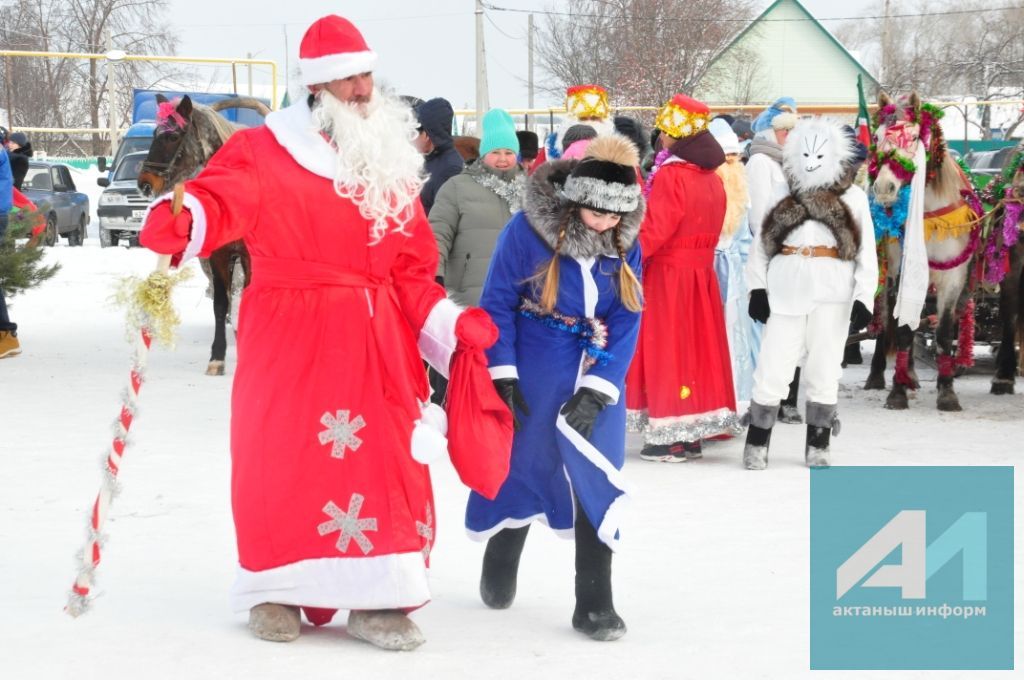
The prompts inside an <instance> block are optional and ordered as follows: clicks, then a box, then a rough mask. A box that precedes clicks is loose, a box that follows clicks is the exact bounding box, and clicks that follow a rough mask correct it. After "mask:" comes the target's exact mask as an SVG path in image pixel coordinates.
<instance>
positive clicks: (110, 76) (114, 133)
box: [105, 32, 121, 158]
mask: <svg viewBox="0 0 1024 680" xmlns="http://www.w3.org/2000/svg"><path fill="white" fill-rule="evenodd" d="M105 38H106V41H105V42H106V45H107V122H108V123H109V124H110V156H111V158H113V156H114V154H115V153H117V145H118V142H119V141H120V140H119V139H118V136H119V135H120V133H121V129H120V127H119V126H118V124H117V82H116V81H117V78H116V77H115V76H116V75H117V74H116V72H115V69H114V66H115V62H116V61H117V57H118V53H115V52H114V41H113V39H112V38H111V37H110V33H109V32H108V33H107V34H106V36H105Z"/></svg>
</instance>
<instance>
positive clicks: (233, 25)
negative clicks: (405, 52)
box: [174, 12, 473, 28]
mask: <svg viewBox="0 0 1024 680" xmlns="http://www.w3.org/2000/svg"><path fill="white" fill-rule="evenodd" d="M472 14H473V13H472V12H446V13H440V14H415V15H407V16H397V17H373V18H366V19H358V18H353V19H352V20H351V21H352V22H353V23H361V24H364V23H373V22H375V21H407V20H414V19H438V18H443V17H464V16H470V15H472ZM281 26H309V22H308V21H274V22H267V23H251V24H240V23H231V24H178V23H176V24H174V27H175V28H265V27H273V28H279V27H281Z"/></svg>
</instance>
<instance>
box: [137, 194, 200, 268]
mask: <svg viewBox="0 0 1024 680" xmlns="http://www.w3.org/2000/svg"><path fill="white" fill-rule="evenodd" d="M191 231H192V213H191V212H190V211H189V210H188V208H182V209H181V212H180V213H178V214H177V215H175V214H173V213H172V212H171V202H170V201H164V202H163V203H158V204H157V205H155V206H153V209H152V210H150V211H149V216H148V217H147V218H146V223H145V224H144V225H142V233H140V234H139V243H141V244H142V245H144V246H145V247H147V248H149V249H150V250H152V251H153V252H154V253H160V254H162V255H174V256H175V257H174V258H172V260H171V265H172V266H176V265H177V264H178V262H180V261H181V254H182V253H183V252H184V251H185V247H186V246H188V237H189V234H190V233H191Z"/></svg>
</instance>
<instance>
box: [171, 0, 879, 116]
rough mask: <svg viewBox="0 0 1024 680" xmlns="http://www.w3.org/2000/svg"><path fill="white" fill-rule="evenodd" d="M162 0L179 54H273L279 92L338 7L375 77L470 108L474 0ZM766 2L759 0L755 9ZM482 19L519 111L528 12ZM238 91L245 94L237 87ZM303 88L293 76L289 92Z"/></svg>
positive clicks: (828, 9) (518, 2)
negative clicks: (303, 45)
mask: <svg viewBox="0 0 1024 680" xmlns="http://www.w3.org/2000/svg"><path fill="white" fill-rule="evenodd" d="M168 4H169V6H170V12H169V15H170V16H171V17H172V26H173V27H174V28H175V29H176V31H177V33H178V35H179V37H180V39H181V43H180V46H179V49H178V53H179V54H180V55H183V56H192V57H244V56H245V55H246V54H247V53H250V52H251V53H253V55H254V58H257V59H270V60H274V61H276V62H277V63H278V67H279V72H280V74H281V86H282V90H281V95H283V84H284V73H285V64H286V56H287V63H288V64H289V65H290V66H291V68H292V69H294V68H295V62H296V59H297V55H298V49H299V42H300V41H301V39H302V34H303V33H304V32H305V30H306V28H307V27H308V26H309V24H310V23H312V22H313V21H314V20H315V19H317V18H318V17H320V16H323V15H324V14H329V13H335V14H340V15H342V16H345V17H347V18H349V19H351V20H352V21H353V23H355V24H356V26H358V27H359V28H360V30H361V31H362V32H363V35H364V36H365V37H366V40H367V42H368V43H369V45H370V47H371V48H372V49H373V50H375V51H376V52H377V53H378V54H379V55H380V61H379V63H378V67H377V71H376V76H377V77H378V78H379V79H383V80H385V81H387V82H388V83H389V84H391V85H392V86H393V87H394V88H395V89H396V90H397V91H398V92H399V93H401V94H412V95H416V96H419V97H422V98H424V99H429V98H430V97H436V96H442V97H445V98H447V99H449V100H450V101H451V102H452V104H453V105H454V106H455V108H457V109H458V108H473V107H475V94H474V91H475V90H474V88H475V78H476V76H475V71H474V67H473V60H474V50H475V38H474V17H473V9H474V5H475V3H474V0H371V1H367V0H362V1H359V2H352V1H348V2H338V1H335V2H330V1H328V2H325V1H324V0H287V1H285V2H273V3H269V2H265V1H262V0H168ZM486 4H491V5H495V6H503V7H509V8H514V9H517V10H530V9H532V10H536V11H537V12H538V14H537V15H536V16H535V21H536V22H537V23H538V24H539V23H541V22H543V21H544V17H543V15H541V14H540V13H539V12H542V11H543V10H545V9H554V10H557V9H559V8H561V7H562V6H563V5H564V4H565V3H564V2H562V1H561V0H488V1H487V3H486ZM769 4H770V3H769V1H768V0H764V1H763V2H761V3H760V6H759V10H758V11H760V10H763V9H764V8H765V7H767V6H768V5H769ZM895 4H896V3H894V5H895ZM869 5H870V0H804V6H805V7H807V9H808V10H809V11H810V12H811V13H812V14H814V15H815V16H816V17H819V18H826V17H846V16H852V15H860V14H864V13H865V12H866V8H867V7H868V6H869ZM485 16H486V19H485V20H484V30H485V41H486V50H487V71H488V79H489V91H490V102H491V105H492V106H501V107H505V108H522V107H525V106H526V104H527V87H526V73H527V49H526V37H525V36H526V24H527V14H525V13H520V12H502V11H494V10H488V11H487V12H486V14H485ZM755 16H756V14H755ZM825 26H827V27H829V28H834V27H835V26H836V23H835V22H825ZM286 35H287V50H286V48H285V41H286ZM645 48H646V47H640V49H645ZM198 73H200V74H201V75H202V77H203V78H204V79H205V80H218V81H221V82H228V83H230V81H231V74H230V69H226V68H225V69H221V70H220V71H219V72H216V71H214V69H212V68H205V67H204V68H202V69H199V70H198ZM244 74H245V70H244V69H239V77H240V78H242V79H244V77H245V76H244ZM535 74H536V77H537V78H538V79H540V78H543V77H544V74H543V72H542V71H541V70H540V67H539V66H536V67H535ZM254 80H255V81H256V82H257V83H259V82H262V83H264V84H269V82H270V74H269V70H266V69H260V68H257V70H256V74H255V76H254ZM243 82H244V81H243ZM239 87H240V90H241V91H243V92H244V84H241V83H240V86H239ZM300 89H301V88H299V87H298V86H297V85H296V83H294V82H291V92H292V94H293V95H294V94H295V93H296V92H297V91H298V90H300ZM279 96H280V95H279ZM560 103H561V100H560V98H555V100H551V99H550V98H545V97H544V96H543V95H541V94H540V93H538V94H537V97H536V105H537V106H544V105H549V104H560ZM636 103H637V104H642V103H650V102H636Z"/></svg>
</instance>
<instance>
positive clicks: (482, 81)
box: [475, 0, 491, 136]
mask: <svg viewBox="0 0 1024 680" xmlns="http://www.w3.org/2000/svg"><path fill="white" fill-rule="evenodd" d="M475 14H476V134H477V136H479V135H481V134H483V119H484V114H485V113H487V109H489V108H491V105H490V101H489V98H488V96H487V55H486V54H485V53H484V3H483V0H476V10H475Z"/></svg>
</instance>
